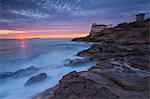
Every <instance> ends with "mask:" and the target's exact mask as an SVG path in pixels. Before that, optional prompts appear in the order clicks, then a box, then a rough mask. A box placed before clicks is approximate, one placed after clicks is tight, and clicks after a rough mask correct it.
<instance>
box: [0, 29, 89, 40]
mask: <svg viewBox="0 0 150 99" xmlns="http://www.w3.org/2000/svg"><path fill="white" fill-rule="evenodd" d="M29 31H34V32H35V31H38V30H29ZM41 31H43V30H41ZM45 32H46V30H45ZM56 33H58V34H53V32H52V33H51V32H47V33H32V32H28V31H15V30H0V38H8V39H11V38H12V39H31V38H76V37H85V36H87V35H88V34H87V33H69V32H56Z"/></svg>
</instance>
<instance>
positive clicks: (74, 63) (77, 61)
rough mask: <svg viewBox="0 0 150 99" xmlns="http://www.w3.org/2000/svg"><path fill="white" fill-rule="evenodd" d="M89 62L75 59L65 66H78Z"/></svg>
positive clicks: (88, 60)
mask: <svg viewBox="0 0 150 99" xmlns="http://www.w3.org/2000/svg"><path fill="white" fill-rule="evenodd" d="M89 62H91V60H90V59H75V60H71V61H70V62H69V64H66V66H79V65H83V64H86V63H89Z"/></svg>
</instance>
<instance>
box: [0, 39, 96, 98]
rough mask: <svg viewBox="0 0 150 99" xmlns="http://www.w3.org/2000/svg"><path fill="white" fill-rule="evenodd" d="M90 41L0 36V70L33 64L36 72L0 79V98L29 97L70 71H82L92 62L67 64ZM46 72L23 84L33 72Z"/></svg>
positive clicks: (88, 45)
mask: <svg viewBox="0 0 150 99" xmlns="http://www.w3.org/2000/svg"><path fill="white" fill-rule="evenodd" d="M91 45H92V43H85V42H82V43H81V42H71V39H70V38H67V39H66V38H63V39H38V38H37V39H0V73H4V72H15V71H18V70H21V69H26V68H28V67H31V66H34V67H36V68H38V69H39V71H38V72H36V73H33V74H31V75H27V76H20V77H12V78H11V79H6V80H1V81H0V99H31V98H32V97H33V96H35V95H37V94H39V93H41V92H43V91H45V90H46V89H48V88H51V87H53V86H55V85H56V84H57V83H58V82H59V80H60V79H61V78H62V77H63V76H64V75H65V74H67V73H69V72H71V71H83V70H87V69H88V68H89V67H91V66H93V65H94V64H95V63H94V62H87V63H85V64H82V65H81V64H79V65H78V64H77V65H76V66H69V65H66V64H69V62H70V61H71V60H75V59H82V58H83V57H79V56H76V54H77V53H78V52H79V51H82V50H85V49H87V48H89V47H90V46H91ZM39 73H46V74H47V75H48V77H47V78H46V80H44V81H41V82H39V83H36V84H33V85H31V86H24V85H25V83H26V82H27V81H28V80H29V79H30V78H31V77H33V76H35V75H38V74H39Z"/></svg>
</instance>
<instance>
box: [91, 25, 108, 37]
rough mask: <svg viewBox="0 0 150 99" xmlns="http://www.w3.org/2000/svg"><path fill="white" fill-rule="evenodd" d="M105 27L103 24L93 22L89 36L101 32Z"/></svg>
mask: <svg viewBox="0 0 150 99" xmlns="http://www.w3.org/2000/svg"><path fill="white" fill-rule="evenodd" d="M106 27H107V25H104V24H99V25H98V24H96V23H93V25H92V27H91V32H90V35H91V36H95V35H96V34H97V33H99V32H101V31H102V30H104V29H105V28H106Z"/></svg>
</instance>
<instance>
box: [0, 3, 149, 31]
mask: <svg viewBox="0 0 150 99" xmlns="http://www.w3.org/2000/svg"><path fill="white" fill-rule="evenodd" d="M0 2H1V7H0V10H1V16H0V22H1V27H0V28H1V29H16V28H18V29H19V28H30V27H37V28H38V27H48V26H52V25H55V26H60V25H62V26H65V25H67V26H68V24H69V25H70V26H75V25H79V26H81V27H82V26H85V25H86V26H87V27H88V25H89V24H91V23H92V22H101V23H106V24H107V23H113V24H116V23H119V22H122V21H124V20H125V19H126V20H133V18H134V17H135V14H137V13H140V12H146V13H149V0H109V1H108V0H0Z"/></svg>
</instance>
